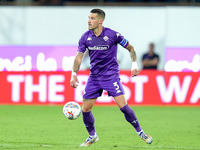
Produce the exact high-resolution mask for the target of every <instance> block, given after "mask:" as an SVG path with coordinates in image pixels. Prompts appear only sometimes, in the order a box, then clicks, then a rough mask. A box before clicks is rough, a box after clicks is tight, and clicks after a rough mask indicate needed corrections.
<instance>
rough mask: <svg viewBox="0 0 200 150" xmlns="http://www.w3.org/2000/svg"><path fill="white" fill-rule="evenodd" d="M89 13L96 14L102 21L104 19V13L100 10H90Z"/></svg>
mask: <svg viewBox="0 0 200 150" xmlns="http://www.w3.org/2000/svg"><path fill="white" fill-rule="evenodd" d="M90 13H95V14H98V16H99V17H100V18H102V19H103V20H104V19H105V17H106V14H105V12H104V11H103V10H101V9H98V8H95V9H92V10H91V11H90Z"/></svg>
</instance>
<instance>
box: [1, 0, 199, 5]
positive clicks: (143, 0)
mask: <svg viewBox="0 0 200 150" xmlns="http://www.w3.org/2000/svg"><path fill="white" fill-rule="evenodd" d="M0 5H43V6H64V5H109V6H110V5H113V6H114V5H115V6H121V5H122V6H130V5H144V6H145V5H148V6H149V5H150V6H157V5H158V6H159V5H161V6H162V5H180V6H187V5H192V6H195V5H200V0H0Z"/></svg>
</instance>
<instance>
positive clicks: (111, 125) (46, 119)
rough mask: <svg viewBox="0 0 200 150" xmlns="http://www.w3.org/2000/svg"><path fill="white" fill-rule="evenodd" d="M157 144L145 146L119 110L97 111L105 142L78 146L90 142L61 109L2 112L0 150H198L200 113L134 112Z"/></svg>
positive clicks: (191, 109) (14, 108)
mask: <svg viewBox="0 0 200 150" xmlns="http://www.w3.org/2000/svg"><path fill="white" fill-rule="evenodd" d="M132 108H133V110H134V111H135V113H136V114H137V117H138V119H139V121H140V124H141V126H142V128H143V129H144V131H145V132H147V133H148V134H150V135H151V136H152V137H153V139H154V142H153V143H152V144H151V145H148V144H146V143H145V142H144V141H143V140H141V139H140V138H139V137H138V135H137V134H136V132H135V130H134V128H133V127H132V126H131V125H130V124H129V123H128V122H126V121H125V118H124V116H123V114H122V113H121V112H120V110H119V109H118V107H102V106H100V107H97V106H95V107H94V108H93V114H94V116H95V119H96V124H95V125H96V129H97V133H98V135H99V138H100V140H99V141H98V142H97V143H95V144H92V145H91V146H90V147H87V148H82V147H79V145H80V144H81V143H82V142H83V141H84V140H85V139H86V138H87V137H88V134H87V132H86V129H85V127H84V125H83V122H82V116H81V117H80V118H78V119H77V120H68V119H66V118H65V117H64V115H63V114H62V106H0V149H9V150H15V149H19V150H36V149H37V150H75V149H76V150H77V149H87V150H94V149H95V150H125V149H126V150H129V149H134V150H143V149H144V150H145V149H152V150H154V149H157V150H171V149H172V150H199V149H200V108H198V107H132Z"/></svg>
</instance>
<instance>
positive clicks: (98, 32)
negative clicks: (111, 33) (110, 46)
mask: <svg viewBox="0 0 200 150" xmlns="http://www.w3.org/2000/svg"><path fill="white" fill-rule="evenodd" d="M102 31H103V26H101V27H99V28H96V29H94V30H93V32H94V34H95V35H96V36H99V35H100V34H101V32H102Z"/></svg>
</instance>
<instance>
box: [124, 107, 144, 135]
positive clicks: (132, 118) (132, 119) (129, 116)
mask: <svg viewBox="0 0 200 150" xmlns="http://www.w3.org/2000/svg"><path fill="white" fill-rule="evenodd" d="M120 110H121V111H122V112H123V113H124V116H125V118H126V120H127V121H128V122H129V123H130V124H131V125H132V126H133V127H134V128H135V130H136V131H137V132H140V131H141V130H142V129H141V127H140V124H139V122H138V120H137V117H136V115H135V112H134V111H133V110H132V109H131V108H130V107H129V106H128V104H126V105H125V106H124V107H122V108H120Z"/></svg>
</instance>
